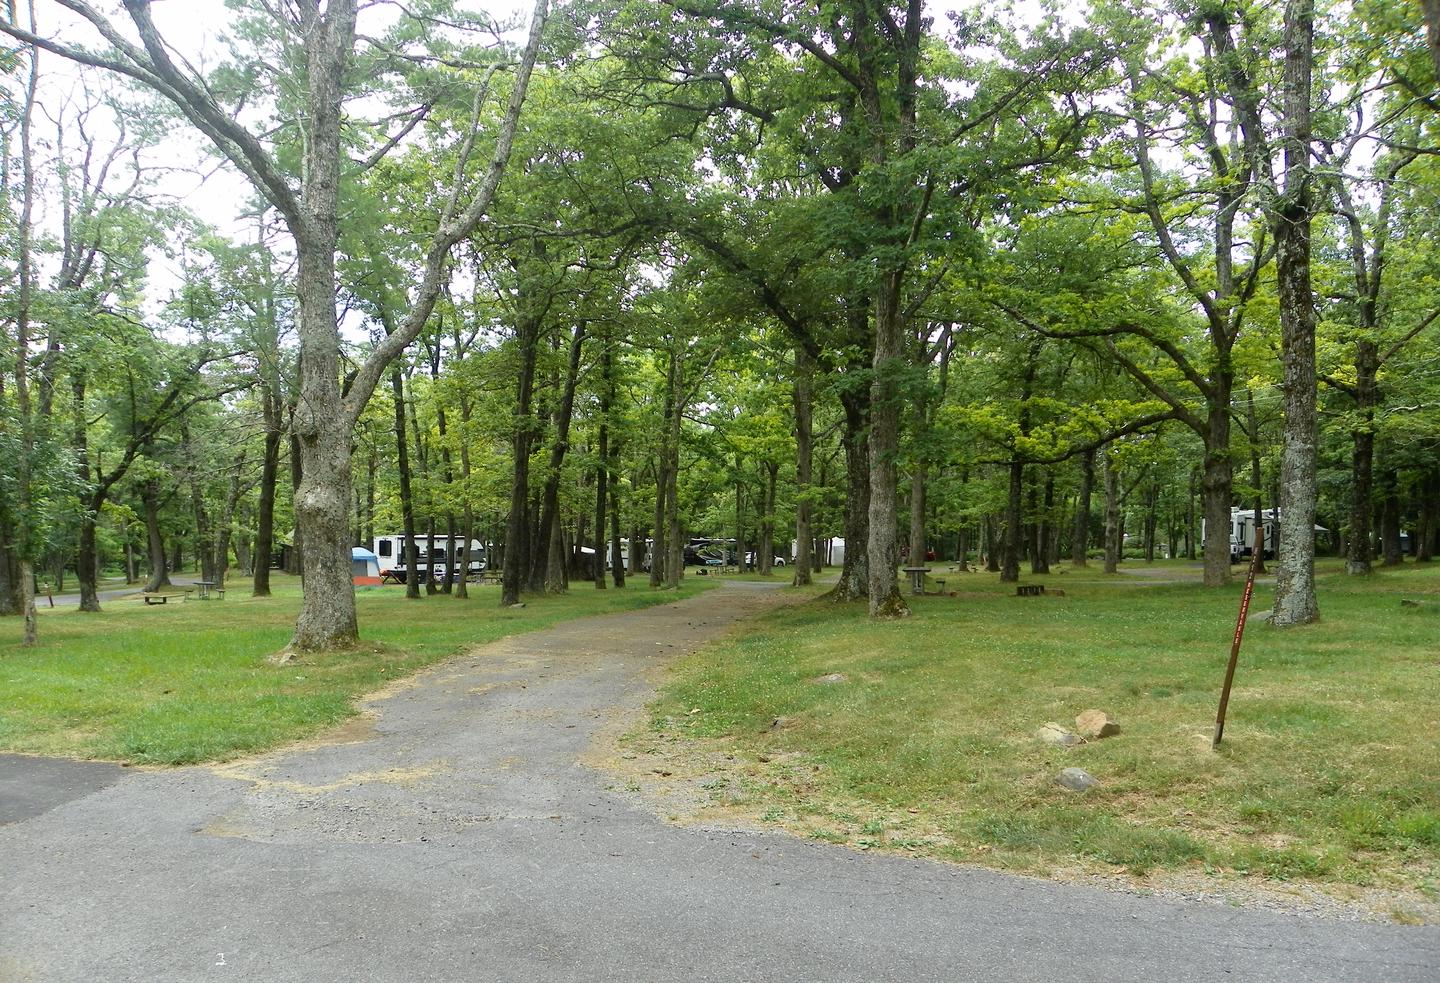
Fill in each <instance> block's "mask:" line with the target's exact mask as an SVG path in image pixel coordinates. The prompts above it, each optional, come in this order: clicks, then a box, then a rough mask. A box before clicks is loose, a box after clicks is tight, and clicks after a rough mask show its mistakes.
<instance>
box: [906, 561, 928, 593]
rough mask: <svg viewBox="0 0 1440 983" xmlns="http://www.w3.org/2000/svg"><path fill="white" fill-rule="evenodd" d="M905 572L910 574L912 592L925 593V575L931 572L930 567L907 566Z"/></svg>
mask: <svg viewBox="0 0 1440 983" xmlns="http://www.w3.org/2000/svg"><path fill="white" fill-rule="evenodd" d="M905 572H906V573H908V574H909V575H910V593H912V594H923V593H925V575H926V574H927V573H929V572H930V568H929V567H906V568H905Z"/></svg>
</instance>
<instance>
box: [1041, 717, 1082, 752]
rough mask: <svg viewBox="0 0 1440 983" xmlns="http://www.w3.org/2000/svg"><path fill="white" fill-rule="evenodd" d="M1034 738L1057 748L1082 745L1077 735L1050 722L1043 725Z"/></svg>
mask: <svg viewBox="0 0 1440 983" xmlns="http://www.w3.org/2000/svg"><path fill="white" fill-rule="evenodd" d="M1035 738H1036V739H1037V740H1040V741H1044V742H1045V743H1046V744H1054V745H1055V746H1057V747H1074V746H1075V745H1077V744H1080V743H1083V742H1082V738H1081V737H1080V735H1079V734H1072V733H1071V732H1070V731H1068V730H1066V729H1065V728H1064V727H1061V726H1060V725H1059V724H1057V723H1054V722H1051V723H1047V724H1045V725H1044V726H1043V727H1041V728H1040V729H1039V730H1037V731H1036V732H1035Z"/></svg>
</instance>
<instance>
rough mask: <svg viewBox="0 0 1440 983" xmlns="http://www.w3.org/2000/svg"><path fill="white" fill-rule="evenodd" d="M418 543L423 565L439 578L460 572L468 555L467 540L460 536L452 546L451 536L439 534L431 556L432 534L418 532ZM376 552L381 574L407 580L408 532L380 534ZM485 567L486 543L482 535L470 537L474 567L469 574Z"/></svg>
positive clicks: (431, 574)
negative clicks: (406, 545) (484, 543)
mask: <svg viewBox="0 0 1440 983" xmlns="http://www.w3.org/2000/svg"><path fill="white" fill-rule="evenodd" d="M415 547H416V549H418V550H419V558H420V569H421V570H425V569H427V568H428V569H429V571H430V576H431V577H433V578H434V579H435V580H440V581H443V580H445V579H446V577H447V576H449V575H451V574H452V573H458V572H459V568H460V563H461V562H462V561H463V559H464V553H465V541H464V540H463V539H461V538H460V537H458V536H457V537H456V538H455V542H454V544H453V546H452V544H451V542H450V537H449V536H436V537H435V555H434V556H430V555H429V553H428V552H427V550H428V549H429V547H430V538H429V537H428V536H416V537H415ZM374 550H375V556H376V557H377V558H378V559H379V561H380V575H381V576H382V577H391V578H395V579H398V580H400V581H406V580H408V579H409V576H408V574H407V572H406V566H405V537H404V536H376V537H375V543H374ZM484 569H485V547H484V545H483V544H482V543H481V542H480V541H479V540H478V539H472V540H470V569H469V571H468V573H469V574H471V575H474V574H479V573H481V572H482V571H484Z"/></svg>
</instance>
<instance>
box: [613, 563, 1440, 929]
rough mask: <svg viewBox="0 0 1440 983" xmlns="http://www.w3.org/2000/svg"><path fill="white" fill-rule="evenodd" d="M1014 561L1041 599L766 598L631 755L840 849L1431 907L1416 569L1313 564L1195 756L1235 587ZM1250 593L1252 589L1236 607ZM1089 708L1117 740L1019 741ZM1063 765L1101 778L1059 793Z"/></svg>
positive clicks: (1438, 607)
mask: <svg viewBox="0 0 1440 983" xmlns="http://www.w3.org/2000/svg"><path fill="white" fill-rule="evenodd" d="M1077 574H1078V572H1077ZM1026 579H1027V580H1029V581H1032V582H1033V581H1036V580H1041V581H1046V582H1048V583H1049V584H1050V586H1051V587H1061V586H1063V587H1064V588H1065V596H1063V597H1055V596H1053V595H1051V596H1045V597H1038V598H1017V597H1015V596H1013V594H1014V591H1013V588H1010V587H1007V586H1003V585H1000V584H999V583H998V582H997V580H995V579H994V578H992V577H991V576H989V575H984V574H959V575H955V574H951V575H950V576H949V577H947V588H948V589H951V590H955V591H956V592H957V594H958V595H959V596H957V597H949V596H945V597H925V598H913V599H911V600H912V606H913V609H914V615H913V616H912V617H910V618H908V619H904V620H901V621H897V622H886V623H876V622H872V621H870V620H869V619H868V618H867V617H866V616H865V612H864V609H863V605H857V606H854V607H837V606H835V605H834V604H830V603H827V602H823V601H821V602H815V603H811V604H807V605H802V606H799V607H794V608H789V609H785V610H782V611H779V612H776V613H774V614H771V615H769V616H767V618H766V619H764V621H762V622H761V623H759V624H758V625H757V626H756V627H755V629H754V630H751V631H748V632H747V633H745V634H744V635H739V636H736V637H734V638H732V639H729V640H727V641H725V642H723V643H720V644H718V645H716V646H712V647H710V648H708V649H706V650H704V651H702V652H700V653H697V654H696V655H693V656H690V657H687V658H686V659H684V660H682V661H681V662H679V663H677V665H676V667H675V670H674V672H673V674H672V676H671V678H670V680H669V682H668V684H667V685H666V686H665V688H664V690H663V692H662V695H661V696H660V698H659V700H658V701H657V702H656V703H655V704H654V705H653V706H652V707H651V719H650V726H649V728H648V729H647V730H646V731H644V732H643V733H639V734H635V735H632V737H631V738H630V747H631V750H632V751H636V752H641V753H642V760H645V759H647V758H648V761H650V762H655V761H656V759H655V758H651V757H648V755H659V756H665V757H669V758H671V759H674V760H672V761H670V762H668V763H666V764H665V766H664V768H665V770H666V771H667V772H668V771H672V770H673V771H675V772H676V773H680V770H681V769H683V768H684V767H686V764H685V759H687V758H688V759H689V762H690V766H691V768H692V770H693V771H695V773H696V775H695V777H696V781H697V785H698V787H699V788H700V789H702V790H703V793H704V794H705V795H708V796H709V798H710V800H711V804H712V806H713V807H715V808H717V809H723V810H725V811H727V812H729V813H731V814H732V815H733V814H735V813H736V812H739V813H742V814H745V815H748V816H750V817H752V818H756V819H758V820H760V821H762V822H766V823H773V824H777V825H782V826H785V827H788V828H791V829H793V830H795V831H798V832H800V833H802V834H805V835H809V836H812V837H815V838H819V839H823V840H828V841H833V842H843V843H848V844H850V845H852V846H856V847H860V848H862V849H893V850H901V851H905V852H908V853H912V854H921V855H929V856H934V857H938V858H943V859H950V860H960V861H966V862H979V863H984V864H986V865H990V866H997V867H1002V868H1009V869H1016V870H1024V871H1030V872H1036V873H1047V872H1057V871H1059V870H1062V869H1063V870H1068V871H1076V870H1078V871H1080V872H1089V873H1109V874H1114V873H1116V872H1120V871H1123V872H1124V873H1125V874H1127V875H1145V874H1147V873H1151V872H1160V871H1181V872H1195V873H1199V874H1205V873H1220V874H1225V875H1231V876H1253V877H1259V878H1264V879H1265V880H1266V881H1267V882H1269V883H1272V884H1273V883H1277V882H1285V883H1291V884H1303V885H1314V884H1320V885H1330V886H1337V885H1338V886H1345V885H1353V886H1358V887H1364V888H1375V889H1382V890H1384V891H1394V892H1398V893H1399V896H1403V897H1408V898H1411V899H1413V900H1414V901H1415V902H1416V903H1417V904H1419V905H1421V906H1423V907H1426V908H1427V909H1428V910H1431V911H1434V910H1440V909H1437V908H1435V907H1434V905H1435V902H1436V901H1437V897H1440V784H1437V772H1436V762H1437V761H1440V656H1437V654H1436V653H1437V650H1440V648H1437V642H1440V568H1435V569H1425V568H1415V567H1407V568H1405V569H1403V570H1399V571H1385V572H1383V573H1379V574H1376V575H1375V576H1373V577H1371V578H1368V579H1366V580H1363V581H1358V582H1357V581H1355V580H1354V579H1351V578H1345V577H1343V576H1341V575H1325V576H1323V577H1322V580H1321V606H1322V610H1323V613H1324V621H1323V623H1321V624H1320V625H1316V626H1311V627H1307V628H1300V629H1289V630H1280V629H1275V628H1271V627H1270V626H1268V625H1265V624H1255V623H1253V622H1252V624H1251V627H1250V629H1249V632H1248V633H1247V636H1246V641H1245V648H1244V650H1243V652H1242V655H1241V660H1240V667H1239V671H1238V674H1237V681H1236V688H1235V691H1234V695H1233V697H1232V701H1231V706H1230V714H1229V722H1228V724H1227V729H1226V740H1225V743H1224V744H1223V745H1222V747H1221V749H1220V751H1219V752H1218V753H1217V752H1215V751H1212V750H1211V748H1210V736H1211V730H1212V726H1213V721H1214V715H1215V707H1216V703H1217V699H1218V690H1219V685H1220V681H1221V677H1222V674H1223V667H1224V662H1225V659H1226V657H1227V655H1228V650H1229V642H1230V636H1231V633H1232V631H1233V627H1234V619H1235V613H1236V609H1237V607H1238V601H1239V587H1238V586H1236V587H1232V588H1228V589H1222V590H1206V589H1205V588H1203V587H1200V586H1191V585H1188V584H1184V585H1175V584H1167V585H1160V586H1143V585H1137V584H1135V583H1133V582H1132V581H1131V580H1130V579H1129V578H1127V579H1126V580H1125V581H1123V582H1121V581H1119V580H1118V579H1115V578H1112V580H1111V581H1109V582H1106V581H1104V580H1103V578H1099V577H1094V578H1092V577H1090V576H1089V574H1086V575H1085V576H1084V577H1082V576H1078V575H1077V576H1068V575H1064V574H1057V575H1052V576H1050V577H1049V578H1026ZM1402 598H1418V599H1421V600H1422V601H1425V602H1429V603H1423V604H1422V605H1421V606H1419V607H1402V606H1401V604H1400V600H1401V599H1402ZM1269 601H1270V588H1269V587H1264V588H1261V589H1257V597H1256V600H1255V604H1254V606H1253V608H1252V611H1253V612H1262V611H1265V610H1266V609H1267V608H1268V605H1269ZM835 673H838V674H841V675H843V677H844V678H843V680H842V681H838V682H822V681H821V680H822V677H825V676H828V675H830V674H835ZM1092 707H1093V708H1099V709H1103V710H1106V711H1108V712H1109V713H1111V714H1112V715H1114V716H1115V717H1116V719H1117V720H1118V721H1119V722H1120V724H1121V726H1122V728H1123V731H1122V733H1121V734H1120V735H1119V736H1117V737H1113V738H1109V739H1106V740H1099V741H1093V742H1090V743H1086V744H1083V745H1081V746H1078V747H1075V748H1071V749H1064V748H1057V747H1052V746H1048V745H1045V744H1042V743H1041V742H1039V741H1037V740H1036V739H1035V737H1034V733H1035V731H1036V729H1037V728H1039V727H1040V726H1041V725H1042V724H1044V723H1046V722H1048V721H1055V722H1058V723H1060V724H1061V725H1063V726H1066V727H1073V722H1074V717H1075V716H1076V715H1077V714H1078V713H1080V712H1081V711H1083V710H1086V709H1088V708H1092ZM646 753H648V754H646ZM1069 766H1077V767H1081V768H1084V769H1086V770H1087V771H1089V772H1090V773H1091V774H1093V775H1094V776H1095V777H1097V778H1098V779H1099V780H1100V781H1101V782H1102V785H1101V786H1100V787H1099V788H1097V789H1094V790H1092V791H1090V792H1088V793H1086V794H1084V795H1077V794H1075V793H1071V792H1067V791H1065V790H1063V789H1061V788H1060V787H1059V786H1057V785H1056V784H1055V782H1054V778H1055V776H1056V774H1057V773H1058V772H1059V771H1060V769H1062V768H1065V767H1069ZM647 770H649V766H648V765H647ZM1341 893H1344V892H1341ZM1393 914H1394V915H1395V917H1398V918H1400V919H1401V920H1406V918H1407V917H1413V916H1407V915H1406V914H1405V912H1404V910H1403V905H1402V909H1401V910H1397V911H1396V912H1395V913H1393Z"/></svg>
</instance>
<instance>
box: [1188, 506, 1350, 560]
mask: <svg viewBox="0 0 1440 983" xmlns="http://www.w3.org/2000/svg"><path fill="white" fill-rule="evenodd" d="M1260 521H1261V522H1262V523H1263V524H1264V528H1265V550H1264V556H1265V559H1267V560H1270V559H1273V558H1274V556H1275V545H1276V543H1277V542H1279V540H1278V539H1277V533H1278V531H1279V528H1278V524H1279V522H1280V510H1279V509H1261V510H1260ZM1329 531H1330V530H1329V529H1326V528H1325V527H1324V526H1316V527H1315V532H1316V533H1317V534H1320V533H1328V532H1329ZM1205 535H1206V531H1205V523H1204V521H1203V520H1202V521H1201V523H1200V541H1201V542H1204V541H1205ZM1322 538H1323V537H1322ZM1254 552H1255V510H1254V509H1253V508H1252V509H1231V510H1230V562H1232V563H1239V562H1240V561H1241V560H1244V559H1247V558H1249V557H1250V555H1251V554H1253V553H1254Z"/></svg>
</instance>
